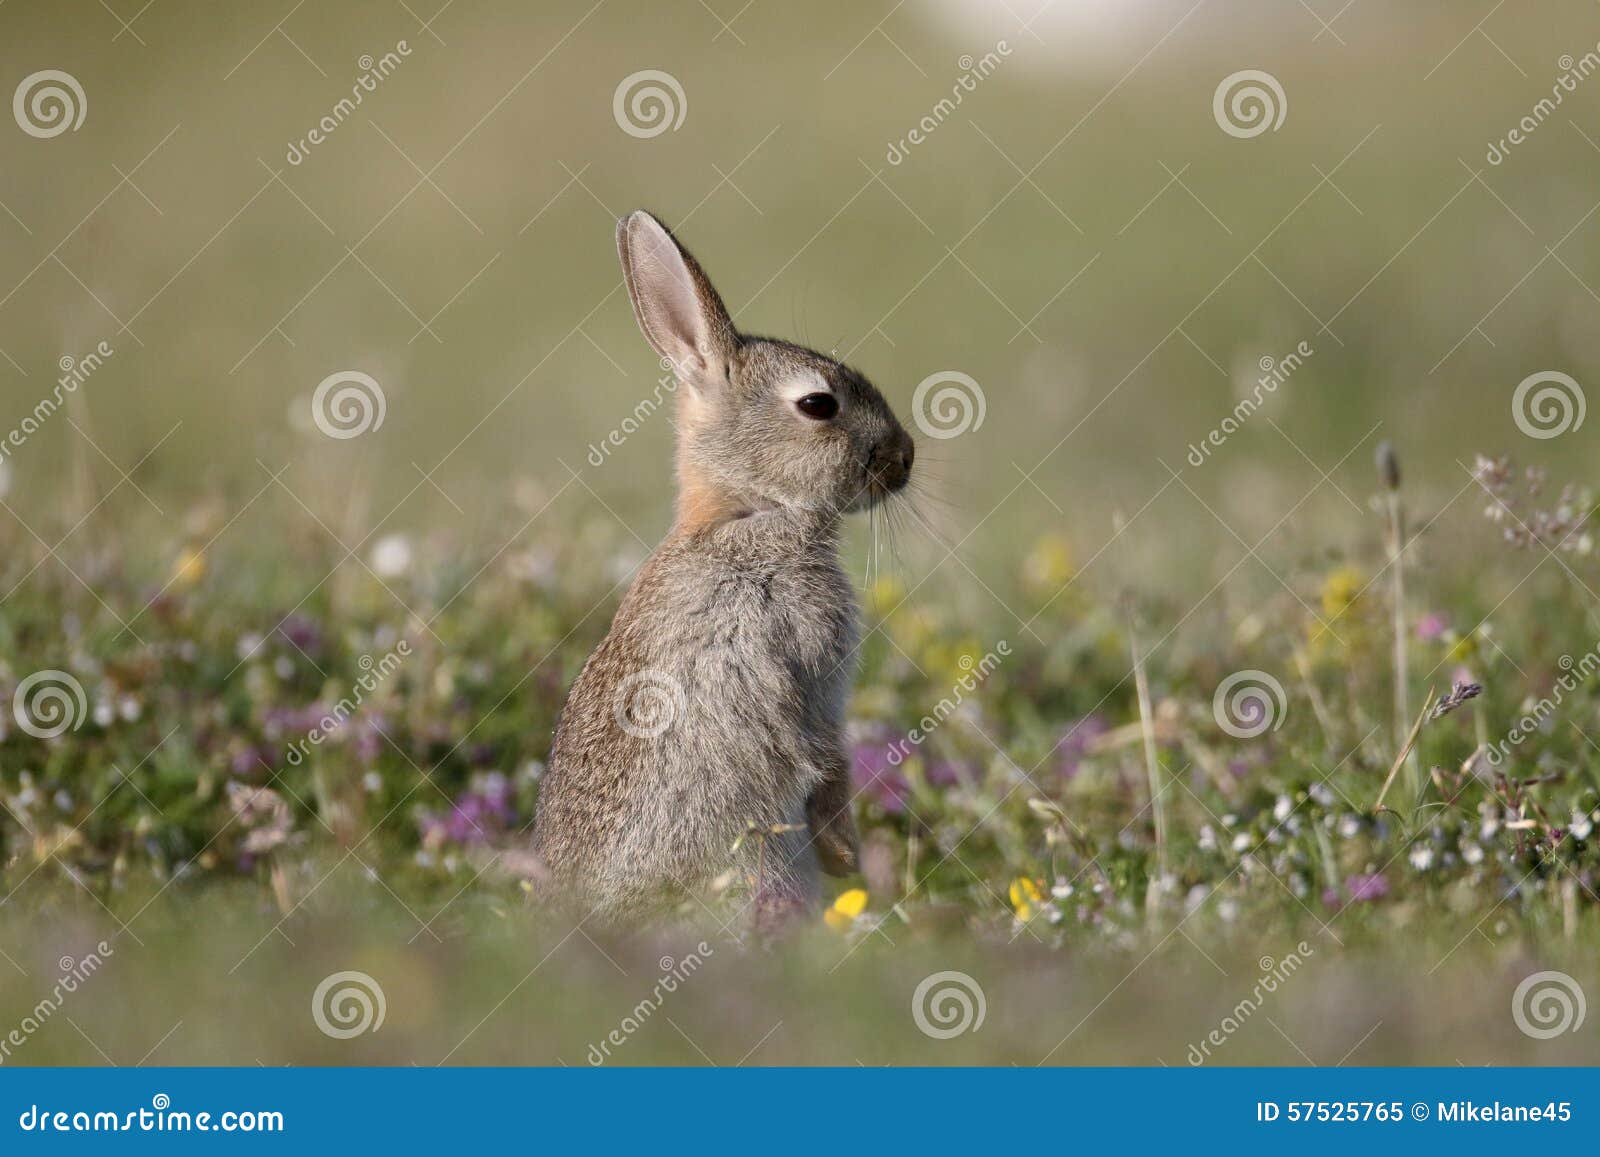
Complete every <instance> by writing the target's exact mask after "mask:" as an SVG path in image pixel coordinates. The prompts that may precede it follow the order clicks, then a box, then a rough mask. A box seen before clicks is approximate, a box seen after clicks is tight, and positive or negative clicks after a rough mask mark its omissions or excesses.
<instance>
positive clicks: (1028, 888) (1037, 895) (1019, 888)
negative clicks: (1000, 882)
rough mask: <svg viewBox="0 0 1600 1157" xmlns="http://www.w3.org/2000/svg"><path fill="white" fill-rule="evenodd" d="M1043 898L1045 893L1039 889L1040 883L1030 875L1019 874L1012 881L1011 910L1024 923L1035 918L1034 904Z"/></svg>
mask: <svg viewBox="0 0 1600 1157" xmlns="http://www.w3.org/2000/svg"><path fill="white" fill-rule="evenodd" d="M1043 899H1044V893H1042V892H1041V891H1039V885H1038V884H1036V883H1034V882H1033V881H1032V880H1030V879H1028V877H1026V876H1018V877H1017V878H1016V879H1015V880H1012V881H1011V910H1012V911H1013V912H1015V913H1016V914H1017V919H1018V920H1021V921H1022V922H1023V923H1027V922H1028V921H1029V920H1032V919H1033V912H1034V907H1033V906H1034V905H1035V904H1037V903H1039V902H1040V901H1041V900H1043Z"/></svg>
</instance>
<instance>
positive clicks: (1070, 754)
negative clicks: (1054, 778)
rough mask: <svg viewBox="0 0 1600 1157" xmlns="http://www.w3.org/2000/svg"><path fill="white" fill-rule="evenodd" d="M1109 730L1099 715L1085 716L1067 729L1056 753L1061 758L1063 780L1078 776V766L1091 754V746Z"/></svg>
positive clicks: (1109, 727) (1059, 765)
mask: <svg viewBox="0 0 1600 1157" xmlns="http://www.w3.org/2000/svg"><path fill="white" fill-rule="evenodd" d="M1109 730H1111V726H1110V724H1108V723H1107V722H1106V721H1105V717H1104V716H1102V715H1099V714H1094V715H1085V716H1084V717H1083V718H1082V719H1080V720H1078V721H1077V722H1076V723H1074V724H1073V725H1072V726H1071V727H1069V728H1068V729H1067V732H1066V734H1065V735H1063V736H1062V737H1061V741H1060V742H1059V743H1057V744H1056V751H1057V752H1058V753H1059V754H1060V757H1061V759H1060V763H1059V764H1058V767H1059V769H1060V772H1061V778H1062V779H1071V778H1072V777H1073V776H1075V775H1077V774H1078V766H1079V765H1080V764H1081V763H1082V762H1083V757H1084V756H1085V755H1087V754H1088V753H1089V748H1090V746H1091V745H1092V744H1093V743H1094V741H1095V740H1096V739H1099V738H1100V737H1101V736H1102V735H1104V734H1105V733H1106V732H1107V731H1109Z"/></svg>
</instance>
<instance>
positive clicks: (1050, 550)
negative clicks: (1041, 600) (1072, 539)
mask: <svg viewBox="0 0 1600 1157" xmlns="http://www.w3.org/2000/svg"><path fill="white" fill-rule="evenodd" d="M1077 572H1078V568H1077V565H1076V563H1075V561H1074V560H1073V557H1072V546H1071V544H1069V543H1068V542H1067V540H1066V539H1065V538H1063V537H1061V536H1060V535H1059V534H1047V535H1045V536H1044V537H1043V538H1041V539H1039V541H1038V542H1037V543H1035V544H1034V547H1033V550H1031V551H1030V552H1029V553H1028V557H1027V558H1026V559H1024V560H1023V563H1022V581H1023V582H1025V583H1027V585H1028V586H1029V587H1031V588H1033V589H1034V590H1036V591H1046V592H1048V593H1050V594H1054V593H1055V592H1056V591H1058V590H1060V589H1061V588H1062V587H1064V586H1066V585H1067V583H1068V582H1070V581H1071V579H1072V576H1073V575H1075V574H1076V573H1077Z"/></svg>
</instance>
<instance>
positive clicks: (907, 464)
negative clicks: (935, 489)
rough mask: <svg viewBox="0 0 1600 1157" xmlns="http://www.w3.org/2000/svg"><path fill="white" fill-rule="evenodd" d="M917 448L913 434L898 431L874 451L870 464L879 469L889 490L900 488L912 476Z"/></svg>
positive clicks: (880, 475)
mask: <svg viewBox="0 0 1600 1157" xmlns="http://www.w3.org/2000/svg"><path fill="white" fill-rule="evenodd" d="M914 457H916V448H915V446H914V445H913V444H912V442H911V436H910V435H909V434H906V433H905V432H904V431H899V432H897V433H896V434H895V435H894V436H893V437H892V438H891V439H890V441H889V442H887V443H886V444H884V445H882V446H879V447H876V448H875V449H874V450H873V451H872V455H871V462H870V463H869V465H870V466H874V467H876V469H877V473H878V475H879V477H880V479H881V481H882V483H883V485H884V486H885V487H886V488H887V489H889V490H899V489H900V488H901V487H903V486H904V485H905V484H906V482H907V481H908V480H909V479H910V478H911V460H912V459H913V458H914Z"/></svg>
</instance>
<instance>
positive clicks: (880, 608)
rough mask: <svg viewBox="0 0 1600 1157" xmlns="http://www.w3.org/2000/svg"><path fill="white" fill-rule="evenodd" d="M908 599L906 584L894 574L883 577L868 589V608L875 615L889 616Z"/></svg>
mask: <svg viewBox="0 0 1600 1157" xmlns="http://www.w3.org/2000/svg"><path fill="white" fill-rule="evenodd" d="M905 597H906V584H905V583H903V582H901V581H900V580H899V579H898V578H896V577H895V576H894V575H892V574H886V575H883V576H881V577H880V578H879V579H878V580H877V581H876V582H874V583H873V584H872V586H870V587H868V588H867V607H868V608H869V609H870V610H871V611H872V613H873V614H875V615H887V614H888V613H889V612H890V611H892V610H894V609H895V607H897V606H899V605H900V602H901V600H903V599H904V598H905Z"/></svg>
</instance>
